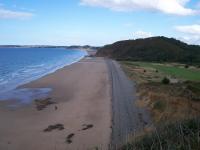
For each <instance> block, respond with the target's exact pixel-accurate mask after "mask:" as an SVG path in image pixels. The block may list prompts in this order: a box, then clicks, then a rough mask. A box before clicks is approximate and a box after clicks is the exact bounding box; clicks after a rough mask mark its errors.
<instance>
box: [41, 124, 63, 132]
mask: <svg viewBox="0 0 200 150" xmlns="http://www.w3.org/2000/svg"><path fill="white" fill-rule="evenodd" d="M64 129H65V128H64V125H63V124H55V125H49V126H48V127H47V128H46V129H44V132H51V131H53V130H64Z"/></svg>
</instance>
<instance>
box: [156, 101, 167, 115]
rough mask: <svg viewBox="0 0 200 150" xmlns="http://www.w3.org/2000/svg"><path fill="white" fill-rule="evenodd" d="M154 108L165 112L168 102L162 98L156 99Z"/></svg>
mask: <svg viewBox="0 0 200 150" xmlns="http://www.w3.org/2000/svg"><path fill="white" fill-rule="evenodd" d="M153 109H155V110H158V111H161V112H163V111H164V110H165V109H166V102H165V101H162V100H157V101H155V103H154V104H153Z"/></svg>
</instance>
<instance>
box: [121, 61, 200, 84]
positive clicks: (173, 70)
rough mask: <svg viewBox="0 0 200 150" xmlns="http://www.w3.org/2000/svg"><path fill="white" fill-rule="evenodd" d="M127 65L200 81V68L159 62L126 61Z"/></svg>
mask: <svg viewBox="0 0 200 150" xmlns="http://www.w3.org/2000/svg"><path fill="white" fill-rule="evenodd" d="M124 63H125V64H127V65H135V66H140V67H144V68H153V69H156V70H158V71H159V72H162V73H165V74H167V75H171V76H173V77H177V78H181V79H184V80H190V81H200V70H195V69H190V68H181V67H179V66H167V65H161V64H158V63H147V62H131V61H126V62H124Z"/></svg>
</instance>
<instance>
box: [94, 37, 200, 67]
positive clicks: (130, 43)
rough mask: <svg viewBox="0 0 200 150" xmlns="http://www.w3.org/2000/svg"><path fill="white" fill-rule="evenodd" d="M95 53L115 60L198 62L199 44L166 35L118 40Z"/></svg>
mask: <svg viewBox="0 0 200 150" xmlns="http://www.w3.org/2000/svg"><path fill="white" fill-rule="evenodd" d="M96 55H97V56H103V57H110V58H114V59H117V60H133V61H151V62H154V61H155V62H180V63H189V64H200V46H197V45H188V44H186V43H184V42H181V41H179V40H176V39H173V38H166V37H151V38H146V39H137V40H126V41H119V42H116V43H114V44H111V45H106V46H104V47H102V48H100V49H99V50H98V52H97V54H96Z"/></svg>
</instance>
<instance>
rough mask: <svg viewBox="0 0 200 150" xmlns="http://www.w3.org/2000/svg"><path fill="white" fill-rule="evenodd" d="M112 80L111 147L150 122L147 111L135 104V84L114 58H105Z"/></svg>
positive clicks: (122, 141)
mask: <svg viewBox="0 0 200 150" xmlns="http://www.w3.org/2000/svg"><path fill="white" fill-rule="evenodd" d="M106 62H107V66H108V69H109V71H110V80H111V82H112V111H113V117H112V119H113V120H112V121H113V125H112V143H111V144H112V147H114V148H116V147H117V146H119V145H121V144H122V143H124V142H126V141H127V140H128V139H127V138H128V135H130V134H134V133H137V132H138V131H140V130H141V129H143V128H144V127H145V126H146V125H147V124H149V123H150V117H149V115H148V112H147V111H146V110H144V109H141V108H138V107H137V106H136V105H135V101H136V94H135V85H134V83H133V82H132V81H130V80H129V78H128V77H127V76H126V75H125V73H124V72H123V70H122V69H121V67H120V65H119V64H118V63H117V62H116V61H114V60H109V59H108V60H106Z"/></svg>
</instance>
